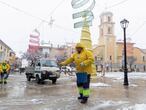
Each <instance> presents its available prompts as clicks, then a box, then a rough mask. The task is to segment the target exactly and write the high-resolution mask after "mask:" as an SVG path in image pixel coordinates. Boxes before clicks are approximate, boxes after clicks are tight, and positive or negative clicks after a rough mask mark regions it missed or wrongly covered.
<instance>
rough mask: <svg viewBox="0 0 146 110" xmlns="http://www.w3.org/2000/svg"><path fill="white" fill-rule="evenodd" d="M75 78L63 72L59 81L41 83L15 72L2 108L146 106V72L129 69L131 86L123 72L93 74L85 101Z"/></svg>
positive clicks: (135, 109)
mask: <svg viewBox="0 0 146 110" xmlns="http://www.w3.org/2000/svg"><path fill="white" fill-rule="evenodd" d="M75 80H76V79H75V77H74V76H65V75H62V76H61V78H59V79H58V81H57V84H56V85H52V84H51V81H46V82H45V84H43V85H38V84H36V82H35V81H31V82H27V81H26V78H25V75H24V74H22V75H20V74H19V73H15V74H11V75H10V76H9V80H8V84H7V85H1V88H0V110H146V98H145V97H146V73H129V87H124V86H123V73H120V72H117V73H106V75H105V77H97V78H93V79H92V81H91V85H90V87H91V96H90V98H89V101H88V103H87V104H85V105H83V104H81V103H80V102H79V101H78V100H77V97H78V94H77V89H76V83H75Z"/></svg>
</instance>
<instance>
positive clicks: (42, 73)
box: [26, 59, 60, 84]
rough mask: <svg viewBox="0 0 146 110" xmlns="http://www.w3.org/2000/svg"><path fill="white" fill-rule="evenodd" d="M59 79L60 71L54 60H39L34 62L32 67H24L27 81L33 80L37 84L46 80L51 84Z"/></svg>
mask: <svg viewBox="0 0 146 110" xmlns="http://www.w3.org/2000/svg"><path fill="white" fill-rule="evenodd" d="M59 77H60V70H59V67H58V66H57V63H56V61H55V60H50V59H40V60H37V61H36V62H35V65H34V66H28V67H26V78H27V80H28V81H31V79H33V78H35V79H36V82H37V83H38V84H39V83H41V82H43V81H44V80H46V79H49V80H52V83H53V84H54V83H56V81H57V79H58V78H59Z"/></svg>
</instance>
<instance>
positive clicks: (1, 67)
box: [0, 63, 10, 73]
mask: <svg viewBox="0 0 146 110" xmlns="http://www.w3.org/2000/svg"><path fill="white" fill-rule="evenodd" d="M3 68H5V69H6V72H7V73H8V72H9V70H10V65H9V64H7V63H6V65H5V66H4V67H3V63H2V64H0V73H3V72H4V70H3Z"/></svg>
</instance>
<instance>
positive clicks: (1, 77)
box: [0, 61, 10, 84]
mask: <svg viewBox="0 0 146 110" xmlns="http://www.w3.org/2000/svg"><path fill="white" fill-rule="evenodd" d="M9 71H10V65H9V63H7V62H6V61H5V62H3V63H1V64H0V83H1V84H2V83H4V84H7V78H8V76H9Z"/></svg>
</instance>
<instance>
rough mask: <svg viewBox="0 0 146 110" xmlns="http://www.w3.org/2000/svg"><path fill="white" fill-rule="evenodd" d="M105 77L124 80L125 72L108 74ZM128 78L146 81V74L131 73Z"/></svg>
mask: <svg viewBox="0 0 146 110" xmlns="http://www.w3.org/2000/svg"><path fill="white" fill-rule="evenodd" d="M105 77H108V78H114V79H116V80H122V79H123V77H124V72H108V73H106V74H105ZM128 78H131V79H145V80H146V73H140V72H137V73H136V72H131V73H128Z"/></svg>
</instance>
